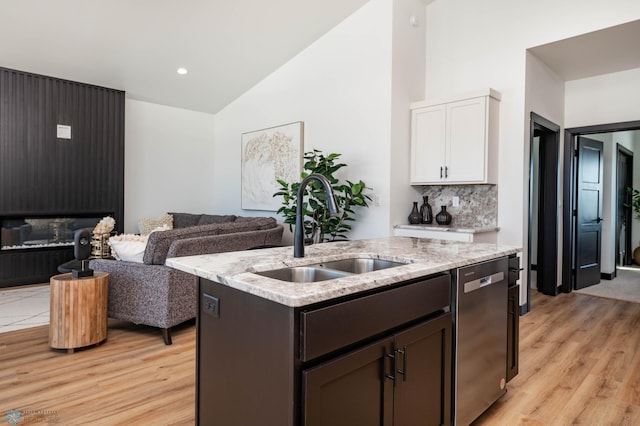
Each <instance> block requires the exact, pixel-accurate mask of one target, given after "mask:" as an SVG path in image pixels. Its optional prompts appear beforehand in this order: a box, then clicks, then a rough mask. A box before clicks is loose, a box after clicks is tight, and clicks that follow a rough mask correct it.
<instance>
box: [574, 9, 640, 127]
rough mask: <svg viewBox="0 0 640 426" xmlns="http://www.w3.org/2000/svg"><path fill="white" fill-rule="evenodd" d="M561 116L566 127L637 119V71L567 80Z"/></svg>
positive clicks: (639, 93) (639, 70)
mask: <svg viewBox="0 0 640 426" xmlns="http://www.w3.org/2000/svg"><path fill="white" fill-rule="evenodd" d="M639 3H640V2H639ZM565 114H566V121H565V126H566V127H567V128H571V127H581V126H589V125H595V124H607V123H618V122H624V121H634V120H640V68H636V69H632V70H628V71H621V72H615V73H611V74H604V75H600V76H596V77H591V78H583V79H580V80H573V81H568V82H567V84H566V103H565Z"/></svg>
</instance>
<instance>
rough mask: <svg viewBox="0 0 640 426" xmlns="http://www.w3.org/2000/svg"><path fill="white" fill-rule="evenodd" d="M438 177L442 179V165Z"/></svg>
mask: <svg viewBox="0 0 640 426" xmlns="http://www.w3.org/2000/svg"><path fill="white" fill-rule="evenodd" d="M440 179H442V166H440Z"/></svg>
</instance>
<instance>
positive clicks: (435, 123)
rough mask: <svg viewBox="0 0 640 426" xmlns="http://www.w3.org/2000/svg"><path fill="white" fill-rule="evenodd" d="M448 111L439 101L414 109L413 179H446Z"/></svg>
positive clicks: (439, 180)
mask: <svg viewBox="0 0 640 426" xmlns="http://www.w3.org/2000/svg"><path fill="white" fill-rule="evenodd" d="M446 111H447V109H446V105H436V106H432V107H426V108H418V109H414V110H413V111H412V112H411V126H412V128H411V183H416V184H420V183H424V182H442V181H443V179H444V169H443V167H444V163H445V138H446ZM441 173H442V174H441Z"/></svg>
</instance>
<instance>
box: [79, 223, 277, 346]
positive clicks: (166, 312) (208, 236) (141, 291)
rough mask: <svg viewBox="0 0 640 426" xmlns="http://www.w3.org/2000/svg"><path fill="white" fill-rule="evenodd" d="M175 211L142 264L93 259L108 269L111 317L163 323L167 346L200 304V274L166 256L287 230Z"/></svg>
mask: <svg viewBox="0 0 640 426" xmlns="http://www.w3.org/2000/svg"><path fill="white" fill-rule="evenodd" d="M172 215H173V218H174V229H172V230H168V231H157V232H153V233H151V234H150V235H149V240H148V242H147V245H146V248H145V252H144V256H143V262H144V263H136V262H125V261H119V260H111V259H93V260H91V262H90V267H91V268H92V269H94V270H96V271H104V272H108V273H109V317H111V318H116V319H120V320H125V321H130V322H134V323H137V324H145V325H149V326H152V327H159V328H161V329H162V330H163V336H164V341H165V344H167V345H170V344H171V333H170V328H171V327H173V326H175V325H177V324H180V323H182V322H184V321H187V320H189V319H192V318H195V316H196V307H197V294H196V286H197V279H196V277H195V276H194V275H191V274H188V273H186V272H182V271H178V270H176V269H173V268H170V267H168V266H165V264H164V263H165V261H166V259H167V257H178V256H191V255H198V254H208V253H222V252H228V251H238V250H247V249H254V248H260V247H268V246H275V245H280V244H281V242H282V231H283V227H282V225H279V224H277V222H276V220H275V219H273V218H269V217H258V218H249V217H236V216H233V215H231V216H219V215H193V214H188V213H172Z"/></svg>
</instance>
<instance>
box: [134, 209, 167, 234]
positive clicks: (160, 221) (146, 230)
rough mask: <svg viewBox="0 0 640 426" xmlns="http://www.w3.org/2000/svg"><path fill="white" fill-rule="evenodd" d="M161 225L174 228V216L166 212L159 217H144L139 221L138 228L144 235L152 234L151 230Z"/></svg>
mask: <svg viewBox="0 0 640 426" xmlns="http://www.w3.org/2000/svg"><path fill="white" fill-rule="evenodd" d="M161 226H168V227H169V229H173V216H171V215H170V214H168V213H165V214H163V215H162V216H160V217H159V218H153V217H143V218H141V219H140V220H139V221H138V228H139V229H140V233H141V234H142V235H146V234H150V233H151V231H153V230H154V229H156V228H159V227H161Z"/></svg>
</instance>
